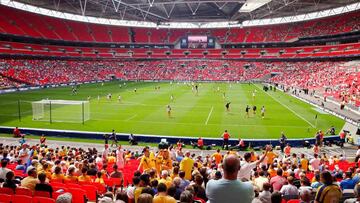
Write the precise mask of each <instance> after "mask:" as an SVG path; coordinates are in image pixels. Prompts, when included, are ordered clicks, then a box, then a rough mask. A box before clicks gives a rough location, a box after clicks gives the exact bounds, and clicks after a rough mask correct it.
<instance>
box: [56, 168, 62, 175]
mask: <svg viewBox="0 0 360 203" xmlns="http://www.w3.org/2000/svg"><path fill="white" fill-rule="evenodd" d="M54 173H55V174H56V175H59V174H60V173H61V167H60V166H56V167H55V170H54Z"/></svg>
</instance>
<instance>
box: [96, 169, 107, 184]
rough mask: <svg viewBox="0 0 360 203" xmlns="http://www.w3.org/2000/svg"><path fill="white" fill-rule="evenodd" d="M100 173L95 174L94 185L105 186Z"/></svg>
mask: <svg viewBox="0 0 360 203" xmlns="http://www.w3.org/2000/svg"><path fill="white" fill-rule="evenodd" d="M102 175H103V174H102V173H101V172H100V171H98V172H97V173H96V179H95V183H100V184H102V185H105V181H104V179H103V178H102Z"/></svg>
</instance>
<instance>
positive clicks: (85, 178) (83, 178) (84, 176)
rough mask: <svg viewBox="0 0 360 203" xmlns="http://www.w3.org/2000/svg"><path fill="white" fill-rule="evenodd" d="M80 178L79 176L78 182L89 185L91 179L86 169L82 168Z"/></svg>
mask: <svg viewBox="0 0 360 203" xmlns="http://www.w3.org/2000/svg"><path fill="white" fill-rule="evenodd" d="M81 173H82V174H81V176H79V178H78V180H79V182H86V183H90V182H91V177H90V176H88V175H87V174H86V173H87V168H85V167H84V168H82V170H81Z"/></svg>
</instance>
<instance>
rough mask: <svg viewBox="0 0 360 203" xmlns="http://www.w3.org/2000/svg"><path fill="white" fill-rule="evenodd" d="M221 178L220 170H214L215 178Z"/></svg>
mask: <svg viewBox="0 0 360 203" xmlns="http://www.w3.org/2000/svg"><path fill="white" fill-rule="evenodd" d="M221 178H222V174H221V172H220V171H216V172H215V180H219V179H221Z"/></svg>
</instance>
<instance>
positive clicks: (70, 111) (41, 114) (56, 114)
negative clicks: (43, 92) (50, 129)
mask: <svg viewBox="0 0 360 203" xmlns="http://www.w3.org/2000/svg"><path fill="white" fill-rule="evenodd" d="M31 105H32V113H33V120H34V121H48V122H50V123H52V122H70V123H84V122H85V121H87V120H89V119H90V105H89V101H73V100H47V99H46V100H40V101H35V102H32V103H31Z"/></svg>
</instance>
